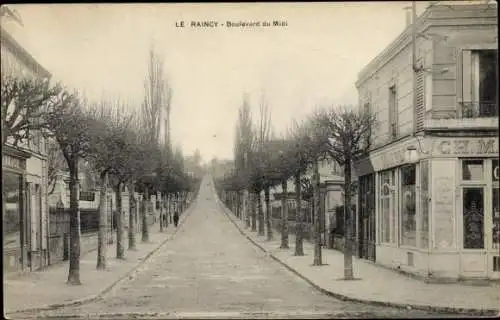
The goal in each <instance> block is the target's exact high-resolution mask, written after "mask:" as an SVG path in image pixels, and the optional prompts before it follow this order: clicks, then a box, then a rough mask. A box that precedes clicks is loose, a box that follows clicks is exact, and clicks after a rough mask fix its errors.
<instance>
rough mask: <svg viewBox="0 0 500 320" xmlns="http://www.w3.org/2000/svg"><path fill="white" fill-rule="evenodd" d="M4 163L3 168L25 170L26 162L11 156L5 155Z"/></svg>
mask: <svg viewBox="0 0 500 320" xmlns="http://www.w3.org/2000/svg"><path fill="white" fill-rule="evenodd" d="M2 161H3V166H6V167H10V168H15V169H19V170H24V161H23V160H21V159H18V158H14V157H12V156H9V155H4V156H3V158H2Z"/></svg>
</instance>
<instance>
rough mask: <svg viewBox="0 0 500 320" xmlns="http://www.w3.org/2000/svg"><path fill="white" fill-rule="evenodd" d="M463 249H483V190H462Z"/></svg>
mask: <svg viewBox="0 0 500 320" xmlns="http://www.w3.org/2000/svg"><path fill="white" fill-rule="evenodd" d="M463 231H464V238H463V239H464V249H483V248H484V189H483V188H482V187H467V188H463Z"/></svg>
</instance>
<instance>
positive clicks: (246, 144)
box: [234, 96, 254, 227]
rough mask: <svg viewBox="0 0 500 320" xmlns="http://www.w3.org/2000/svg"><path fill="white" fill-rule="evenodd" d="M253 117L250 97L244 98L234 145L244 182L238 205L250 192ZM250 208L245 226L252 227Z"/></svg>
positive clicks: (237, 163)
mask: <svg viewBox="0 0 500 320" xmlns="http://www.w3.org/2000/svg"><path fill="white" fill-rule="evenodd" d="M253 139H254V137H253V131H252V117H251V110H250V105H249V103H248V97H247V96H244V98H243V104H242V106H241V107H240V109H239V111H238V122H237V124H236V135H235V143H234V159H235V169H236V172H237V174H238V176H239V178H240V180H241V182H242V188H241V189H239V190H238V205H240V202H241V201H242V198H243V196H242V192H243V190H244V189H247V190H248V174H249V168H250V166H249V164H250V163H249V156H250V153H251V151H252V149H251V148H252V141H253ZM247 209H248V208H243V210H242V211H243V212H244V213H245V217H244V219H245V225H246V226H247V227H250V215H249V214H248V212H247V211H248V210H247Z"/></svg>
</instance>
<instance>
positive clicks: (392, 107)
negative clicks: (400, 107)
mask: <svg viewBox="0 0 500 320" xmlns="http://www.w3.org/2000/svg"><path fill="white" fill-rule="evenodd" d="M396 94H397V91H396V86H395V85H393V86H392V87H390V88H389V137H390V138H391V139H395V138H397V136H398V113H397V98H396V97H397V95H396Z"/></svg>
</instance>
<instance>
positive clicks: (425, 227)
mask: <svg viewBox="0 0 500 320" xmlns="http://www.w3.org/2000/svg"><path fill="white" fill-rule="evenodd" d="M420 219H421V220H420V247H421V248H423V249H427V248H428V247H429V161H426V160H425V161H422V162H421V163H420Z"/></svg>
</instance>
